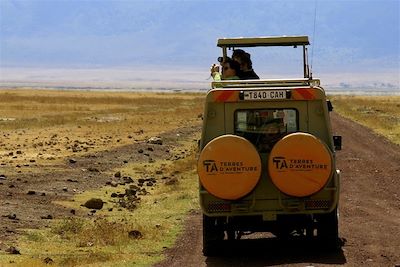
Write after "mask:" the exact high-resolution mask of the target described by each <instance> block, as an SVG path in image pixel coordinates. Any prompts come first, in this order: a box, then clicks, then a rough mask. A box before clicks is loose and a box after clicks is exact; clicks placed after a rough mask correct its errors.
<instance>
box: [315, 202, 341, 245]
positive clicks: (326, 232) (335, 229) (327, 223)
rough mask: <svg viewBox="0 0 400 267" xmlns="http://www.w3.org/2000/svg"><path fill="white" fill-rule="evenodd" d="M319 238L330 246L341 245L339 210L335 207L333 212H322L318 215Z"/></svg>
mask: <svg viewBox="0 0 400 267" xmlns="http://www.w3.org/2000/svg"><path fill="white" fill-rule="evenodd" d="M318 218H319V219H318V226H317V227H318V228H317V233H318V238H319V239H320V240H321V241H322V242H323V243H324V245H326V246H327V247H328V248H338V246H339V220H338V210H337V208H335V209H334V210H333V211H332V212H330V213H326V214H320V215H319V216H318Z"/></svg>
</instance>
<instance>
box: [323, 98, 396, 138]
mask: <svg viewBox="0 0 400 267" xmlns="http://www.w3.org/2000/svg"><path fill="white" fill-rule="evenodd" d="M330 99H331V101H332V104H333V106H334V110H335V111H336V112H338V113H339V114H341V115H343V116H344V117H346V118H349V119H351V120H354V121H356V122H358V123H360V124H363V125H365V126H367V127H368V128H371V129H372V130H374V131H375V132H376V133H378V134H381V135H383V136H385V137H386V138H388V139H389V140H390V141H392V142H393V143H395V144H400V96H331V97H330Z"/></svg>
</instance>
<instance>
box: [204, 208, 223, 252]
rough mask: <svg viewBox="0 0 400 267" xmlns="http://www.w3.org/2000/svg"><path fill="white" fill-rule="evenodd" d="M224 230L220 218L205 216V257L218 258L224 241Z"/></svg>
mask: <svg viewBox="0 0 400 267" xmlns="http://www.w3.org/2000/svg"><path fill="white" fill-rule="evenodd" d="M224 236H225V233H224V229H223V227H222V224H221V221H220V220H219V218H218V217H208V216H206V215H203V255H204V256H216V255H217V254H218V252H219V251H220V246H221V242H222V241H223V240H224Z"/></svg>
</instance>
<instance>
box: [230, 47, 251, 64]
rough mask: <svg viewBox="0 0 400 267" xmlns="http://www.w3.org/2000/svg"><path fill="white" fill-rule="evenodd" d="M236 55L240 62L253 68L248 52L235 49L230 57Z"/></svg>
mask: <svg viewBox="0 0 400 267" xmlns="http://www.w3.org/2000/svg"><path fill="white" fill-rule="evenodd" d="M234 57H238V58H240V61H241V63H242V64H246V65H247V67H248V68H249V69H252V68H253V62H251V56H250V54H249V53H247V52H245V51H244V50H242V49H236V50H234V51H233V53H232V58H234Z"/></svg>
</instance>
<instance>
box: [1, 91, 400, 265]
mask: <svg viewBox="0 0 400 267" xmlns="http://www.w3.org/2000/svg"><path fill="white" fill-rule="evenodd" d="M330 99H331V100H332V103H333V105H334V108H335V111H336V112H338V113H340V114H342V115H343V116H345V117H348V118H350V119H352V120H355V121H357V122H359V123H361V124H364V125H366V126H367V127H370V128H372V129H373V130H374V131H376V132H378V133H379V134H382V135H384V136H386V137H387V138H388V139H389V140H391V141H393V142H394V143H397V144H400V121H399V120H400V97H375V96H374V97H364V96H332V97H330ZM203 101H204V95H201V94H180V93H174V94H169V93H163V94H161V93H116V92H82V91H40V90H10V91H5V90H4V91H0V134H1V136H3V138H2V139H1V140H0V161H1V160H4V162H6V161H5V159H4V156H3V159H2V155H6V154H7V153H9V151H15V150H18V149H20V150H23V154H22V155H21V156H19V157H18V158H16V159H13V160H14V163H18V162H19V161H21V162H23V161H27V160H29V158H39V160H41V161H42V162H41V163H42V164H46V162H47V161H48V160H49V159H50V158H51V162H52V163H53V162H54V161H60V162H61V161H65V159H66V158H68V157H70V156H71V155H74V156H83V155H85V154H87V153H91V152H96V151H105V150H108V149H111V148H115V147H118V146H123V145H126V144H129V143H131V142H132V141H134V140H136V141H141V140H142V141H143V140H147V138H149V137H151V136H155V135H158V134H160V133H162V132H165V131H169V130H173V129H177V128H179V127H181V126H191V125H194V124H198V123H199V119H198V116H199V114H201V113H202V109H203ZM199 134H200V133H198V135H197V136H194V137H192V136H191V137H188V138H187V139H185V140H182V141H181V144H179V145H180V146H181V150H186V151H187V153H186V154H187V155H188V156H187V157H185V158H184V159H182V160H179V161H156V162H154V163H153V164H151V165H149V164H143V163H135V162H130V163H128V164H126V165H124V167H123V168H121V169H118V170H115V171H121V172H122V173H124V175H128V176H132V177H136V176H140V174H143V173H144V172H146V173H154V172H156V170H158V169H160V168H162V169H164V170H165V171H166V172H169V173H172V172H176V173H178V175H177V181H176V182H175V183H172V184H165V183H158V184H157V186H155V188H154V190H153V191H152V192H151V194H149V195H145V196H143V197H142V200H141V202H140V204H139V205H138V207H137V208H136V209H135V210H134V211H128V210H125V209H121V210H117V209H115V210H114V211H113V212H112V213H110V212H107V210H108V209H109V208H112V206H111V204H110V203H112V201H111V199H110V194H109V193H107V190H108V189H107V188H106V187H103V188H100V189H96V190H92V191H87V192H84V193H82V194H76V195H75V197H74V199H71V200H68V201H63V202H59V203H58V204H59V205H62V206H65V207H69V208H71V209H77V210H78V209H79V208H81V207H80V206H79V204H80V203H82V202H83V201H84V200H85V199H88V198H91V197H101V198H102V199H103V200H105V201H106V202H107V203H106V204H105V207H104V208H103V209H102V210H101V211H99V212H97V213H96V216H95V217H94V218H87V217H86V218H81V217H73V218H72V217H71V218H65V219H61V220H53V223H52V224H51V226H50V227H49V228H43V229H39V230H27V231H26V233H25V234H24V235H23V236H22V237H21V238H20V239H19V241H18V244H17V245H18V247H19V248H21V249H23V251H24V253H23V255H17V256H16V255H9V254H5V253H3V254H0V266H8V265H10V266H46V264H45V263H44V262H43V259H44V258H46V257H49V258H51V259H52V260H53V261H54V263H53V266H76V265H79V266H80V265H84V266H149V265H151V264H153V263H155V262H157V261H160V260H161V259H162V257H163V254H162V251H163V249H164V248H165V247H170V246H172V245H173V243H174V241H175V239H176V237H177V235H178V233H179V232H180V231H181V230H182V223H181V222H182V221H183V220H184V218H185V215H186V214H187V213H188V212H189V211H190V210H192V209H194V210H196V209H197V208H198V199H197V197H198V191H197V175H196V173H195V169H194V166H195V162H196V157H197V156H196V152H197V146H196V145H195V144H194V142H193V139H195V138H198V137H199ZM54 136H57V138H58V140H62V141H58V142H54V140H55V139H54ZM76 140H78V141H81V142H86V143H88V144H89V145H87V146H86V149H82V150H79V151H73V150H72V149H71V142H73V141H76ZM43 143H50V144H51V146H48V147H46V149H45V150H43V149H41V148H42V146H41V144H43ZM177 153H178V152H177ZM32 171H34V170H32ZM117 189H118V188H117ZM121 190H123V188H121ZM129 231H137V232H140V234H141V235H142V236H141V237H140V238H130V237H129V236H127V235H126V233H127V232H129ZM10 262H12V263H10Z"/></svg>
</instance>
